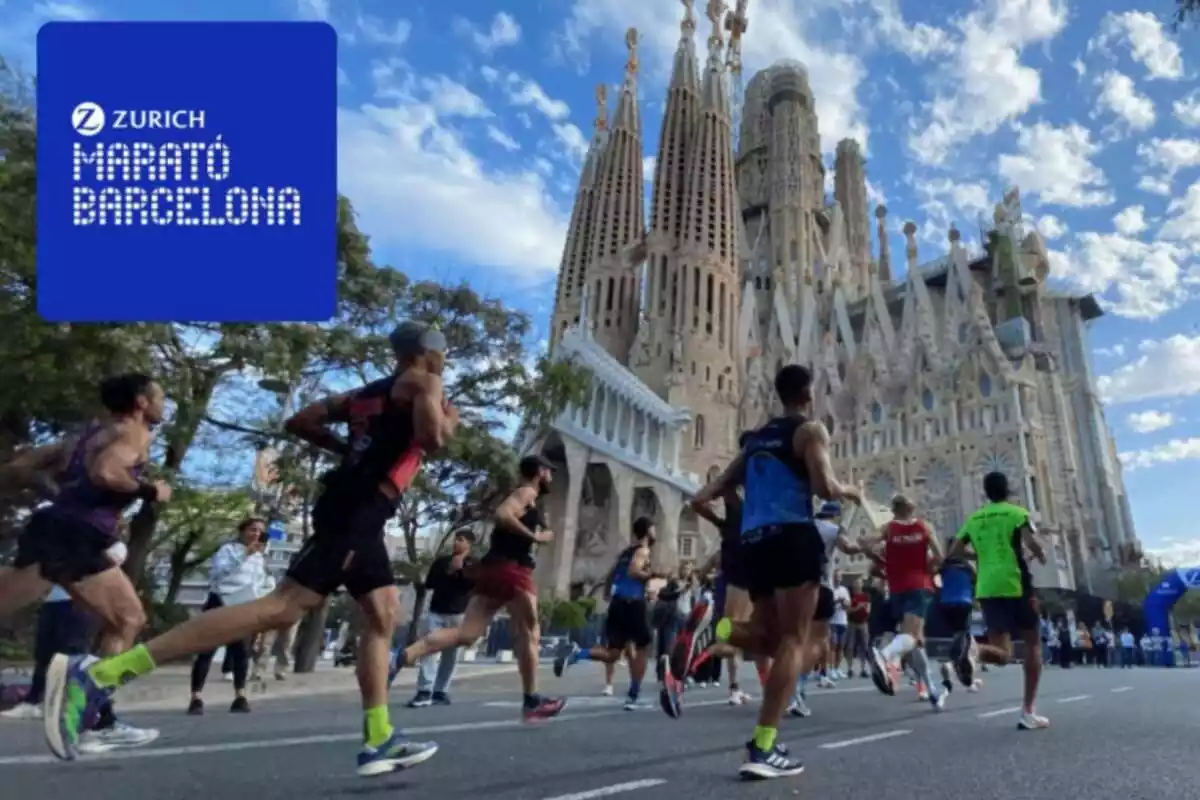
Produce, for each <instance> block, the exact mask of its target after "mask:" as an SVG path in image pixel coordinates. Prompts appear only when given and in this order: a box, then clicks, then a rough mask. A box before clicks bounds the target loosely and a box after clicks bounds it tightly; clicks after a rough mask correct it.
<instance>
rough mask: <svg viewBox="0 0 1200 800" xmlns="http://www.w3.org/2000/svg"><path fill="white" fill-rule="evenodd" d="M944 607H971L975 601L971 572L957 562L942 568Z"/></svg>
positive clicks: (941, 597) (942, 599) (951, 562)
mask: <svg viewBox="0 0 1200 800" xmlns="http://www.w3.org/2000/svg"><path fill="white" fill-rule="evenodd" d="M940 599H941V602H942V605H947V606H954V605H958V606H963V605H970V604H971V603H972V602H974V600H975V591H974V587H973V586H972V580H971V570H969V569H967V568H966V567H964V566H963V565H962V564H960V563H958V562H955V561H948V562H946V564H945V566H943V567H942V593H941V596H940Z"/></svg>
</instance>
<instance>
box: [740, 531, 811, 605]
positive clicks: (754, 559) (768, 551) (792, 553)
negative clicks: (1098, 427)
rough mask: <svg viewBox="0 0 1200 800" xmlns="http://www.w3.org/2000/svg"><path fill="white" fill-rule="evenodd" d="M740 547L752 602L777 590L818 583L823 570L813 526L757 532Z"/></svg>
mask: <svg viewBox="0 0 1200 800" xmlns="http://www.w3.org/2000/svg"><path fill="white" fill-rule="evenodd" d="M756 534H758V536H757V538H755V539H754V540H753V541H748V542H744V543H743V544H742V565H743V567H744V568H745V578H746V583H747V586H746V589H747V590H748V591H749V592H750V597H751V599H757V598H766V597H770V596H772V595H773V594H775V592H776V590H779V589H793V588H795V587H797V586H803V585H804V584H806V583H820V581H821V576H822V574H823V573H824V571H825V543H824V542H823V541H822V540H821V534H820V533H818V532H817V528H816V526H815V525H813V524H812V523H801V524H798V525H780V526H775V527H772V528H767V529H762V530H759V531H756Z"/></svg>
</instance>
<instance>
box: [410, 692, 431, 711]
mask: <svg viewBox="0 0 1200 800" xmlns="http://www.w3.org/2000/svg"><path fill="white" fill-rule="evenodd" d="M431 705H433V695H431V694H430V693H429V692H417V693H416V694H415V695H413V699H412V700H409V701H408V707H409V708H429V707H430V706H431Z"/></svg>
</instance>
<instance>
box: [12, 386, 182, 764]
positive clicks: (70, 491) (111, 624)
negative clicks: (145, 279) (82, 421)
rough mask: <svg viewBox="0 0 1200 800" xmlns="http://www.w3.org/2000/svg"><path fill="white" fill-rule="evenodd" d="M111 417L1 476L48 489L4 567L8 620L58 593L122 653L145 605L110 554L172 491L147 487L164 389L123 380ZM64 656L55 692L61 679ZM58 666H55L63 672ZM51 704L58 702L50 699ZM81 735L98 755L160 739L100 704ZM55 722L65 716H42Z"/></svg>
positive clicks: (108, 647) (109, 400) (109, 395)
mask: <svg viewBox="0 0 1200 800" xmlns="http://www.w3.org/2000/svg"><path fill="white" fill-rule="evenodd" d="M100 399H101V402H102V403H103V404H104V407H105V408H106V409H107V410H108V412H109V416H108V417H107V418H105V419H102V420H97V421H95V422H93V423H91V424H90V425H88V427H87V428H86V429H85V430H84V431H83V433H82V434H80V435H79V436H76V437H70V438H67V439H64V440H62V441H59V442H56V443H54V444H50V445H45V446H43V447H38V448H34V449H31V450H28V451H25V452H23V453H21V454H19V455H18V456H17V457H16V458H15V459H14V460H13V461H12V462H10V463H9V464H7V465H6V466H4V467H3V468H0V479H2V480H4V481H6V482H8V483H15V484H25V485H37V486H41V487H45V488H47V489H49V492H50V495H51V497H52V499H51V501H50V503H49V504H48V505H45V506H43V507H42V508H39V509H38V510H37V511H35V512H34V513H33V515H32V516H31V517H30V518H29V522H28V523H27V524H26V526H25V529H24V531H22V533H21V535H20V537H19V539H18V541H17V557H16V559H15V560H14V562H13V565H12V566H11V567H0V619H2V618H5V617H8V616H10V615H12V614H14V613H15V612H16V611H18V610H20V609H21V608H23V607H24V606H27V605H30V604H31V603H34V602H37V601H38V600H41V599H42V598H43V597H45V596H46V595H47V594H48V593H49V592H50V588H51V587H52V586H54V585H58V586H61V587H63V588H64V589H65V590H66V591H67V592H68V593H69V594H70V595H71V599H72V601H73V602H76V603H79V604H80V605H81V606H83V607H85V608H87V609H89V610H91V611H92V612H93V613H94V614H95V616H96V617H97V618H98V619H99V621H100V624H101V626H102V631H101V647H102V649H103V650H104V652H106V653H114V652H120V651H121V650H124V649H125V648H127V647H129V646H130V645H131V644H133V642H134V641H135V640H136V638H137V635H138V633H140V632H141V629H142V627H143V626H144V625H145V623H146V615H145V612H144V611H143V610H142V603H141V600H140V599H139V598H138V596H137V592H135V591H134V588H133V584H132V583H131V582H130V580H129V578H128V576H126V574H125V573H124V572H123V571H122V570H121V569H120V566H119V563H117V562H114V560H113V559H112V557H111V554H110V552H109V548H111V547H112V546H113V545H114V544H116V543H117V542H118V541H120V534H119V527H120V522H121V517H122V515H123V514H124V512H125V511H126V510H127V509H128V508H129V507H130V506H131V505H133V504H134V503H135V502H136V501H138V500H143V501H145V502H165V501H166V500H168V499H170V496H171V490H170V487H169V486H167V485H166V484H164V483H149V482H146V481H144V480H143V479H142V473H143V472H144V470H145V467H146V462H147V460H148V458H149V450H150V440H151V438H152V434H151V430H152V428H153V427H154V426H155V425H157V424H158V423H159V422H161V421H162V416H163V401H164V397H163V390H162V388H161V387H159V385H158V384H157V383H155V382H154V380H153V379H151V378H150V377H149V376H147V375H141V374H128V375H119V376H116V377H113V378H109V379H107V380H105V381H104V382H103V383H102V384H101V386H100ZM63 662H64V659H63V658H62V657H56V658H55V661H54V663H52V664H51V666H50V669H49V671H48V674H47V684H48V685H49V684H52V683H53V682H54V681H56V680H57V681H59V682H61V681H62V679H63V675H62V674H61V673H62V666H63ZM56 665H57V666H56ZM46 697H47V703H46V705H47V706H48V705H50V698H51V697H53V694H52V693H50V692H47V693H46ZM92 712H93V713H91V714H89V715H88V717H87V718H86V719H85V725H86V727H87V728H88V729H87V730H84V731H80V732H79V735H78V740H79V751H80V752H83V753H95V752H104V751H107V750H112V749H114V748H117V747H136V746H140V745H144V744H148V743H150V742H152V741H154V740H155V739H156V738H158V731H153V730H139V729H137V728H133V727H132V726H129V725H125V724H123V723H121V722H119V721H117V719H116V717H115V716H114V715H113V713H112V705H111V703H109V702H108V701H107V699H105V700H104V701H103V702H98V703H97V704H96V707H95V708H94V709H92ZM43 715H44V717H45V718H47V719H55V718H57V709H53V708H44V709H43Z"/></svg>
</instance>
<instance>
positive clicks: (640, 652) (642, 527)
mask: <svg viewBox="0 0 1200 800" xmlns="http://www.w3.org/2000/svg"><path fill="white" fill-rule="evenodd" d="M655 535H656V534H655V530H654V523H653V522H652V521H651V520H650V519H649V518H648V517H638V518H637V519H636V520H634V522H633V539H634V544H632V545H630V546H629V547H626V548H625V549H624V550H622V551H621V554H620V555H619V556H617V562H616V564H614V565H613V568H612V572H610V573H609V581H608V594H609V600H610V602H609V604H608V614H607V615H606V616H605V621H604V644H603V645H602V646H598V647H593V648H591V649H588V650H583V649H580V647H579V645H576V644H571V643H568V644H567V645H566V648H565V650H564V652H563V653H561V654H560V655H559V656H558V658H556V659H555V660H554V674H555V676H557V677H559V678H561V677H562V674H563V672H564V671H565V670H566V669H567V667H570V666H573V665H575V664H578V663H579V662H580V661H602V662H604V663H605V664H606V665H607V664H616V663H617V662H618V661H620V660H621V655H622V654H623V653H624V652H625V651H626V650H627V649H629V648H632V650H633V657H632V658H631V659H630V660H629V695H628V697H626V699H625V710H626V711H637V710H638V709H641V708H645V704H644V703H642V702H641V700H640V692H641V688H642V678H644V677H645V675H646V648H648V647H649V646H650V645H651V643H652V642H653V641H654V636H653V635H652V634H651V633H650V608H649V606H648V605H647V603H646V582H647V581H650V580H651V579H653V578H657V577H662V576H661V575H660V574H658V573H656V572H654V571H653V570H651V569H650V550H651V548H653V547H654V540H655Z"/></svg>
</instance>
